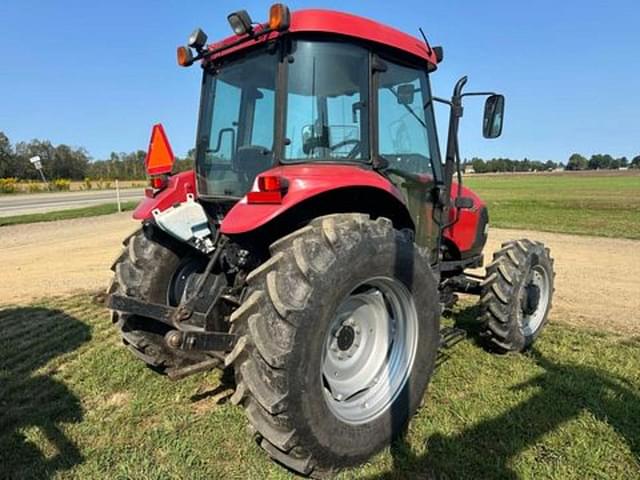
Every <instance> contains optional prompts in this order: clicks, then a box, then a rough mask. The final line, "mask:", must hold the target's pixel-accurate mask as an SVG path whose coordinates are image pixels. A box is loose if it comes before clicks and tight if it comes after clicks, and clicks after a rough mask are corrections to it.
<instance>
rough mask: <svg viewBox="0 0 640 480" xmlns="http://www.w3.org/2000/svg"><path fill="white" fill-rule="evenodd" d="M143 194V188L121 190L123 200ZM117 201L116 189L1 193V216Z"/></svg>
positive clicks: (130, 199)
mask: <svg viewBox="0 0 640 480" xmlns="http://www.w3.org/2000/svg"><path fill="white" fill-rule="evenodd" d="M143 195H144V193H143V190H142V189H141V188H128V189H123V190H120V199H121V200H122V201H123V202H127V201H132V200H140V199H141V198H142V197H143ZM115 202H116V191H115V190H96V191H91V192H59V193H34V194H21V195H0V217H9V216H13V215H24V214H28V213H45V212H52V211H56V210H67V209H70V208H82V207H89V206H91V205H101V204H105V203H115Z"/></svg>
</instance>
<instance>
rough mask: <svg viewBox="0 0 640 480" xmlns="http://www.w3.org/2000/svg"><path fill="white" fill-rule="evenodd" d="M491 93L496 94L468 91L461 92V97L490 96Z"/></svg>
mask: <svg viewBox="0 0 640 480" xmlns="http://www.w3.org/2000/svg"><path fill="white" fill-rule="evenodd" d="M491 95H497V94H496V93H495V92H469V93H463V94H462V95H460V96H461V97H490V96H491Z"/></svg>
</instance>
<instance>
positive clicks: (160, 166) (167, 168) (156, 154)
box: [144, 123, 175, 175]
mask: <svg viewBox="0 0 640 480" xmlns="http://www.w3.org/2000/svg"><path fill="white" fill-rule="evenodd" d="M174 160H175V158H174V156H173V151H172V150H171V145H169V140H167V135H166V133H164V128H162V124H160V123H157V124H155V125H154V126H153V130H151V140H150V141H149V150H148V151H147V158H145V159H144V164H145V167H146V169H147V173H148V174H149V175H164V174H168V173H171V170H172V169H173V162H174Z"/></svg>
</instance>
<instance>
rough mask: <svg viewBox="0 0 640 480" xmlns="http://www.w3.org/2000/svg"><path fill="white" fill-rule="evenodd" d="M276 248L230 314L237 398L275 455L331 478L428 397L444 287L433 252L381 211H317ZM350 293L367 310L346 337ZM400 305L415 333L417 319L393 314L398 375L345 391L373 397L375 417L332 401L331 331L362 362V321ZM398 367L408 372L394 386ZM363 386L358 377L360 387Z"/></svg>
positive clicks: (389, 436)
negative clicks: (338, 322) (336, 328)
mask: <svg viewBox="0 0 640 480" xmlns="http://www.w3.org/2000/svg"><path fill="white" fill-rule="evenodd" d="M270 251H271V254H272V256H271V258H270V259H269V260H268V261H267V262H265V263H264V264H263V265H261V266H260V267H258V268H257V269H256V270H254V271H253V272H251V274H250V275H249V276H248V277H247V283H248V290H247V296H246V300H245V301H244V303H243V304H242V305H241V306H240V307H239V308H238V310H236V311H235V312H234V313H233V315H232V317H231V322H232V327H231V331H232V332H233V333H236V334H238V336H239V341H238V343H237V345H236V348H235V349H234V350H233V351H232V352H231V353H230V354H229V355H228V357H227V359H226V362H225V363H226V364H227V365H231V364H232V365H233V366H234V369H235V373H236V382H237V390H236V392H235V393H234V395H233V397H232V401H233V402H234V403H236V404H238V403H241V404H242V405H243V406H244V407H245V408H246V411H247V416H248V418H249V421H250V423H251V425H252V427H253V429H254V431H255V433H256V434H257V437H258V441H259V443H260V445H261V446H262V448H263V449H264V450H266V452H267V453H268V454H269V455H270V456H271V457H272V458H273V459H274V460H276V461H277V462H279V463H281V464H283V465H285V466H286V467H288V468H290V469H292V470H294V471H296V472H297V473H299V474H303V475H312V476H314V477H323V476H325V475H327V474H329V473H331V472H332V471H334V470H336V469H341V468H345V467H349V466H353V465H356V464H358V463H361V462H363V461H365V460H366V459H368V458H369V457H370V456H371V455H373V454H374V453H376V452H377V451H379V450H380V449H382V448H384V447H385V446H387V445H388V444H389V443H390V442H391V441H392V440H393V439H394V438H395V437H397V436H398V435H399V434H400V433H401V432H402V430H403V428H404V427H405V425H406V423H407V422H408V421H409V419H410V418H411V417H412V416H413V414H414V413H415V411H416V409H417V408H418V406H419V405H420V403H421V400H422V398H423V396H424V391H425V388H426V386H427V384H428V382H429V379H430V377H431V374H432V372H433V368H434V365H435V359H436V354H437V349H438V339H439V334H438V332H439V315H440V307H439V299H438V290H437V284H436V280H435V278H434V276H433V273H432V271H431V268H430V266H429V261H428V258H427V256H426V254H425V253H424V252H423V251H422V250H421V249H419V248H417V247H416V246H415V245H414V244H413V242H412V241H411V240H410V239H409V238H408V236H406V235H404V234H403V233H401V232H398V231H396V230H394V229H393V227H392V224H391V222H390V221H389V220H387V219H384V218H379V219H377V220H376V221H372V220H370V219H369V218H368V217H367V216H365V215H360V214H341V215H330V216H326V217H321V218H318V219H316V220H314V221H312V222H311V224H310V225H308V226H306V227H304V228H301V229H300V230H297V231H296V232H294V233H292V234H290V235H288V236H286V237H284V238H282V239H280V240H278V241H276V242H275V243H274V244H272V245H271V247H270ZM383 279H384V281H383ZM369 284H371V285H374V286H377V287H373V286H370V285H369ZM386 286H389V289H387V287H386ZM375 288H379V289H380V292H382V293H380V294H378V293H377V292H376V291H375ZM354 289H355V290H354ZM394 291H395V292H397V296H395V297H394V294H393V293H392V292H394ZM385 292H388V295H389V298H390V299H387V296H386V295H387V293H385ZM401 292H404V293H401ZM378 295H379V296H378ZM376 296H378V297H377V298H384V299H385V300H384V302H380V303H378V305H382V307H379V308H378V307H376V306H375V305H376V302H377V301H376V300H373V299H374V297H376ZM393 298H395V300H393ZM345 299H350V301H353V302H358V301H362V308H363V310H357V309H356V310H354V311H353V312H358V311H359V312H361V316H360V317H358V316H357V313H353V312H352V316H348V315H347V317H348V319H351V318H355V319H356V324H354V326H353V329H354V330H352V331H351V332H346V333H345V334H344V335H343V336H342V338H340V337H339V336H338V333H337V332H333V330H332V327H331V326H332V324H333V323H332V322H335V319H336V318H340V317H337V315H336V312H337V311H338V309H339V308H344V307H343V305H344V304H345V303H348V302H346V301H345ZM409 299H410V300H409ZM367 302H369V303H368V304H367ZM393 302H396V304H397V305H400V304H402V305H403V308H404V307H406V309H405V310H401V311H405V312H409V313H407V315H406V317H407V319H414V320H415V322H414V324H415V327H416V329H415V330H413V334H409V333H407V332H409V331H410V330H409V329H410V327H409V326H408V325H409V324H410V323H411V322H413V320H411V321H409V320H406V321H405V320H403V319H400V318H398V319H396V318H393V322H392V324H393V327H392V328H389V329H388V331H389V332H391V333H389V337H384V338H386V339H388V338H393V340H390V343H389V344H388V345H389V347H388V352H389V353H388V357H389V358H400V360H398V361H397V362H396V364H394V365H399V366H400V367H401V368H399V369H398V370H397V375H394V376H389V378H385V377H380V376H378V377H376V378H377V379H378V381H376V380H374V381H373V382H370V383H369V384H368V385H367V388H365V389H362V390H358V389H356V393H354V394H353V395H349V396H348V397H343V398H344V402H343V403H344V405H345V406H347V401H348V402H349V405H354V404H356V403H357V402H356V400H355V399H364V398H371V399H372V400H371V407H369V406H367V403H366V402H364V403H362V405H363V406H362V408H363V409H365V410H367V409H369V410H370V411H371V415H370V416H369V417H370V418H369V417H367V416H366V415H364V414H363V415H361V417H362V418H360V417H359V416H358V415H359V413H358V412H356V413H355V414H353V415H352V414H351V413H349V411H348V409H347V410H344V411H341V410H339V409H336V408H334V407H335V405H334V403H335V404H338V403H340V402H341V400H337V398H335V397H334V396H333V395H334V394H333V392H331V391H330V390H331V389H332V388H333V387H334V385H333V384H330V382H329V381H328V380H327V378H326V374H325V370H326V368H325V367H326V365H327V363H326V362H327V355H328V353H327V352H328V351H330V350H331V351H333V350H332V347H330V346H331V345H333V344H332V343H331V342H332V341H333V340H332V338H334V337H335V338H337V343H338V344H340V349H339V350H337V349H334V350H335V351H336V352H339V354H340V355H342V354H343V353H344V354H345V356H347V354H348V353H349V352H350V351H351V350H350V349H351V348H353V349H355V350H353V352H355V353H353V358H354V359H355V358H361V357H357V349H359V348H360V344H356V342H357V340H354V338H355V337H354V332H355V333H357V329H358V325H357V321H358V320H359V319H362V318H367V319H368V318H370V316H367V315H366V314H367V313H371V312H374V313H379V314H380V315H379V316H376V317H375V321H376V322H379V321H380V322H384V319H385V318H387V319H388V318H391V313H389V312H397V311H398V310H393V307H392V306H391V305H390V303H393ZM403 302H404V303H403ZM397 305H396V306H397ZM376 308H378V309H377V310H376ZM367 309H369V310H367ZM341 311H342V310H341ZM384 312H386V314H385V313H384ZM410 312H414V313H410ZM385 315H386V316H385ZM349 321H351V320H349ZM345 322H346V320H345ZM403 322H405V323H406V325H407V327H406V329H407V330H402V331H403V332H404V333H405V335H404V336H401V335H396V334H395V333H393V332H396V331H397V330H401V328H403V327H401V325H402V324H403ZM385 325H386V324H385ZM344 328H347V327H340V332H342V331H343V329H344ZM368 331H369V332H373V330H368ZM380 331H383V332H384V334H386V332H387V330H383V329H378V330H377V331H376V332H375V334H372V338H373V337H375V335H378V334H379V333H380ZM392 335H395V336H393V337H391V336H392ZM362 338H364V337H362ZM405 340H406V342H405ZM361 341H362V344H363V345H369V344H368V343H365V340H361ZM405 344H406V346H407V350H406V352H413V353H411V355H410V354H409V353H406V356H404V357H403V356H402V355H401V354H399V355H400V356H399V357H398V356H396V357H394V353H393V352H404V350H401V349H402V348H404V346H405ZM365 351H366V350H365ZM368 352H370V351H368ZM371 357H375V355H371ZM382 357H384V358H386V356H385V355H382ZM348 358H349V359H351V358H352V357H350V356H349V357H348ZM362 358H364V357H362ZM367 358H368V357H367ZM349 361H350V360H349ZM354 361H355V360H354ZM389 365H391V362H389ZM371 368H373V367H371ZM388 368H389V369H391V368H392V367H391V366H389V367H388ZM403 368H404V370H403ZM371 371H372V372H373V371H374V370H371ZM345 372H346V370H345ZM402 372H405V373H404V376H403V377H402V378H403V379H404V380H402V381H396V382H394V381H393V378H396V377H398V378H399V377H400V376H402V375H403V373H402ZM341 373H342V371H341ZM354 378H356V380H359V379H361V378H363V377H354ZM380 378H385V381H379V379H380ZM358 385H359V384H358V383H355V384H350V386H351V388H352V389H353V388H355V387H357V386H358ZM394 385H395V387H394ZM363 387H364V385H363ZM392 387H393V388H392ZM376 389H377V390H376ZM385 389H387V390H388V391H389V392H390V393H389V394H388V396H387V397H385V396H384V393H383V394H381V395H382V396H379V397H375V396H374V395H373V393H374V392H378V393H379V392H386V390H385ZM367 395H369V396H367ZM336 397H342V395H336ZM376 398H378V399H382V400H380V403H378V404H374V401H375V400H374V399H376ZM385 402H386V403H385ZM376 409H377V410H376ZM367 411H368V410H367ZM365 413H366V412H365Z"/></svg>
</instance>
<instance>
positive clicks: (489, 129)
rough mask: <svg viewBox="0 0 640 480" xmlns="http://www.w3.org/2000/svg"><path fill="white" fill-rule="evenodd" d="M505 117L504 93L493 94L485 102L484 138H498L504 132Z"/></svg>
mask: <svg viewBox="0 0 640 480" xmlns="http://www.w3.org/2000/svg"><path fill="white" fill-rule="evenodd" d="M503 118H504V95H491V96H490V97H489V98H487V101H486V102H485V104H484V120H483V122H482V135H483V136H484V138H498V137H499V136H500V135H501V134H502V120H503Z"/></svg>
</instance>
